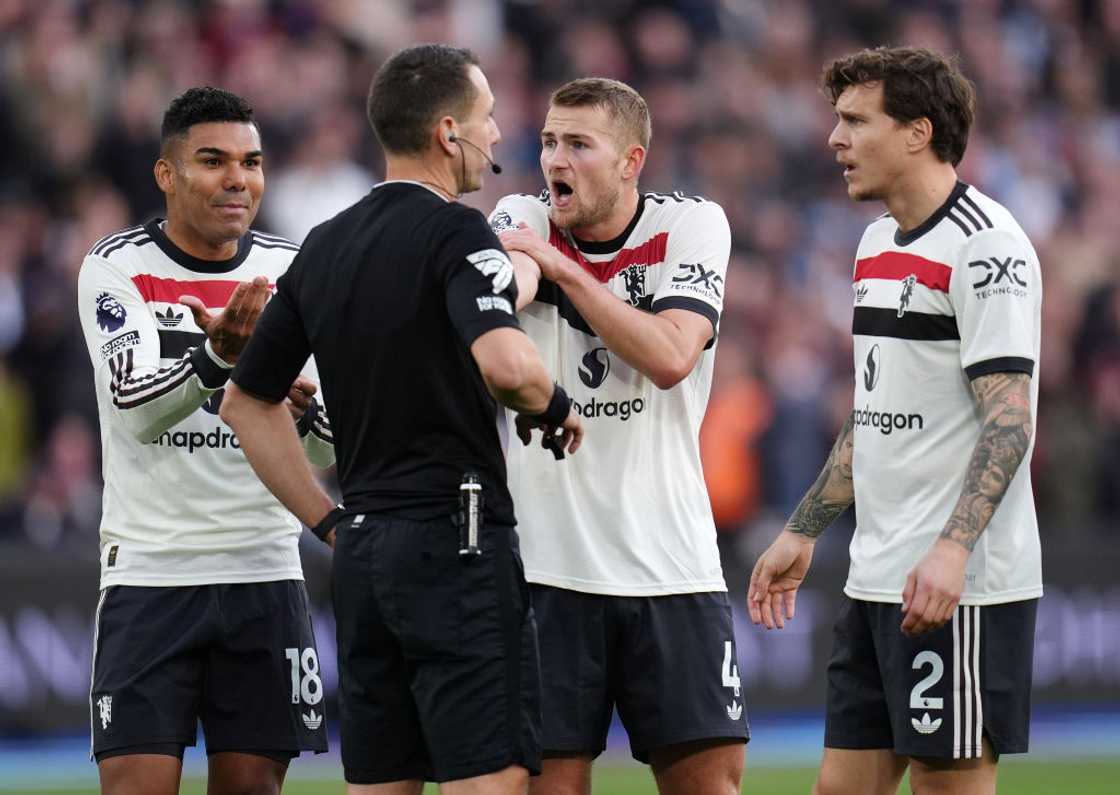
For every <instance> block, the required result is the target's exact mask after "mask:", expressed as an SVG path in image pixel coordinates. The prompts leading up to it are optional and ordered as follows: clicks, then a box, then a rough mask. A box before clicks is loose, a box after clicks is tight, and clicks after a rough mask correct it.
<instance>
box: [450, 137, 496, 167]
mask: <svg viewBox="0 0 1120 795" xmlns="http://www.w3.org/2000/svg"><path fill="white" fill-rule="evenodd" d="M447 140H448V142H450V143H453V144H459V149H460V150H461V149H462V148H463V144H466V145H467V146H469V147H470V148H471V149H474V150H475V151H476V152H478V153H479V154H480V155H482V157H483V158H484V159H485V160H486V162H487V163H489V164H490V170H491V171H492V172H494V173H495V174H501V173H502V167H501V166H499V165H498V164H497V163H495V162H494V161H493V160H491V159H490V157H489V155H487V154H486V153H485V152H483V151H482V150H481V149H480V148H479V147H478V146H476V145H475V144H473V143H471V142H470V141H468V140H467V139H466V138H460V137H459V136H458V135H455V134H454V133H452V134H451V135H449V136H447Z"/></svg>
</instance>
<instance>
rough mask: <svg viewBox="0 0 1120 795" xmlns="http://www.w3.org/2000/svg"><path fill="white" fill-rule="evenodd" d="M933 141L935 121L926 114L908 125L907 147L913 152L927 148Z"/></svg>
mask: <svg viewBox="0 0 1120 795" xmlns="http://www.w3.org/2000/svg"><path fill="white" fill-rule="evenodd" d="M932 142H933V122H931V121H930V120H929V119H928V118H926V117H925V116H922V117H921V118H918V119H914V121H912V122H910V123H909V124H908V125H907V131H906V148H907V149H909V150H910V151H911V152H912V153H917V152H920V151H922V150H923V149H925V148H926V147H927V146H929V145H930V144H931V143H932Z"/></svg>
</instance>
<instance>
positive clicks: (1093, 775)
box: [0, 758, 1120, 795]
mask: <svg viewBox="0 0 1120 795" xmlns="http://www.w3.org/2000/svg"><path fill="white" fill-rule="evenodd" d="M815 776H816V769H815V768H811V767H796V768H793V767H791V768H781V767H754V768H752V767H750V766H749V762H748V768H747V773H746V776H745V778H744V782H743V792H744V793H750V795H808V793H809V791H810V788H811V787H812V785H813V780H814V778H815ZM1118 781H1120V758H1116V759H1091V760H1085V761H1072V760H1063V761H1060V762H1052V761H1046V760H1031V759H1022V760H1016V759H1012V758H1008V759H1005V760H1004V761H1003V762H1001V763H1000V773H999V792H1000V793H1007V795H1067V794H1068V793H1076V795H1116V793H1117V792H1118V791H1120V788H1118V784H1117V782H1118ZM593 788H594V792H595V795H655V793H656V792H657V788H656V787H655V786H654V784H653V777H652V776H651V775H650V773H649V769H648V768H645V767H641V766H639V765H636V764H635V765H629V764H617V763H613V764H603V765H600V766H598V767H596V771H595V779H594V785H593ZM909 791H910V788H909V786H908V785H907V783H906V782H905V781H904V782H903V784H902V787H900V788H899V792H900V793H908V792H909ZM0 792H21V793H27V795H96V793H97V789H96V788H90V787H86V788H82V787H78V788H74V789H51V790H44V789H19V790H10V789H5V788H4V784H3V783H0ZM181 792H182V795H204V793H205V792H206V786H205V782H204V781H202V780H201V779H197V778H189V779H184V781H183V787H182V790H181ZM343 792H345V787H344V785H343V783H342V779H341V771H340V775H339V776H338V777H337V778H333V779H318V780H315V779H304V778H292V779H291V780H290V781H288V783H287V784H286V785H285V787H284V793H285V795H342V793H343ZM437 792H438V790H437V789H436V788H435V787H434V786H429V787H428V788H427V789H425V790H424V795H436V793H437Z"/></svg>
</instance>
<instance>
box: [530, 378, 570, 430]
mask: <svg viewBox="0 0 1120 795" xmlns="http://www.w3.org/2000/svg"><path fill="white" fill-rule="evenodd" d="M571 410H572V399H571V398H570V397H568V393H567V392H565V391H564V387H562V386H560V385H559V384H553V390H552V398H551V399H550V400H549V401H548V408H546V409H545V410H544V411H542V412H541V413H540V414H530V415H529V419H531V420H533V421H534V422H539V423H540V424H541V425H547V426H548V427H550V428H559V427H560V426H561V425H563V424H564V420H566V419H568V412H570V411H571Z"/></svg>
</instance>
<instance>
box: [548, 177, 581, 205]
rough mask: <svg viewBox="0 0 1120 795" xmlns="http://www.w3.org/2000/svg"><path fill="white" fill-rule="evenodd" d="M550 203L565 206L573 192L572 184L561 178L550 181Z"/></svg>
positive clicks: (569, 202)
mask: <svg viewBox="0 0 1120 795" xmlns="http://www.w3.org/2000/svg"><path fill="white" fill-rule="evenodd" d="M551 193H552V204H553V206H555V207H567V206H568V205H569V204H571V202H572V195H573V194H574V193H575V191H574V190H572V186H571V185H569V184H568V183H567V182H565V181H564V180H562V179H557V180H553V181H552V186H551Z"/></svg>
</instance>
